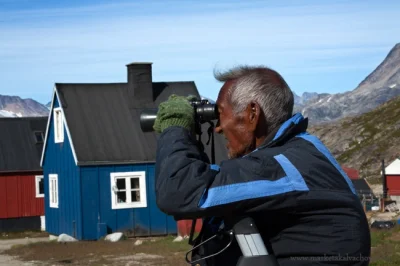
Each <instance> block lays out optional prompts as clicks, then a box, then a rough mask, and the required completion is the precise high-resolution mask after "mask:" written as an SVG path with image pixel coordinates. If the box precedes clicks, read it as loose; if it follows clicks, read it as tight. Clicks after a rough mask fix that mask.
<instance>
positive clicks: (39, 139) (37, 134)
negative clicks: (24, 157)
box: [35, 131, 44, 143]
mask: <svg viewBox="0 0 400 266" xmlns="http://www.w3.org/2000/svg"><path fill="white" fill-rule="evenodd" d="M43 140H44V137H43V132H42V131H35V141H36V143H43Z"/></svg>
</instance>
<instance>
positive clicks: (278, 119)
mask: <svg viewBox="0 0 400 266" xmlns="http://www.w3.org/2000/svg"><path fill="white" fill-rule="evenodd" d="M214 77H215V78H216V79H217V80H218V81H221V82H226V81H229V80H232V81H234V82H233V85H232V86H231V87H230V89H229V91H228V99H229V100H230V103H231V104H232V109H233V112H234V113H235V114H238V113H240V112H242V111H243V110H244V109H245V108H246V106H247V105H248V104H249V103H250V102H256V103H258V105H260V107H261V110H262V112H263V113H264V116H265V119H266V123H267V125H268V127H269V128H270V129H271V130H272V129H275V128H276V127H278V126H279V125H280V124H282V123H283V122H284V121H286V120H287V119H289V118H290V117H291V116H292V112H293V104H294V97H293V93H292V91H291V89H290V88H289V86H288V84H287V83H286V81H285V80H284V79H283V78H282V76H281V75H280V74H279V73H277V72H276V71H275V70H272V69H270V68H268V67H265V66H246V65H244V66H238V67H235V68H232V69H230V70H228V71H226V72H223V73H221V72H218V71H216V70H214Z"/></svg>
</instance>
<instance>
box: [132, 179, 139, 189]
mask: <svg viewBox="0 0 400 266" xmlns="http://www.w3.org/2000/svg"><path fill="white" fill-rule="evenodd" d="M131 188H139V178H131Z"/></svg>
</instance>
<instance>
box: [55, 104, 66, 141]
mask: <svg viewBox="0 0 400 266" xmlns="http://www.w3.org/2000/svg"><path fill="white" fill-rule="evenodd" d="M54 141H55V142H56V143H59V142H63V141H64V123H63V116H62V112H61V108H54Z"/></svg>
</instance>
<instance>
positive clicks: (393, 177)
mask: <svg viewBox="0 0 400 266" xmlns="http://www.w3.org/2000/svg"><path fill="white" fill-rule="evenodd" d="M385 177H386V186H387V192H388V195H389V196H400V158H397V159H396V160H394V161H393V162H392V163H391V164H389V165H388V166H387V167H386V168H385Z"/></svg>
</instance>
